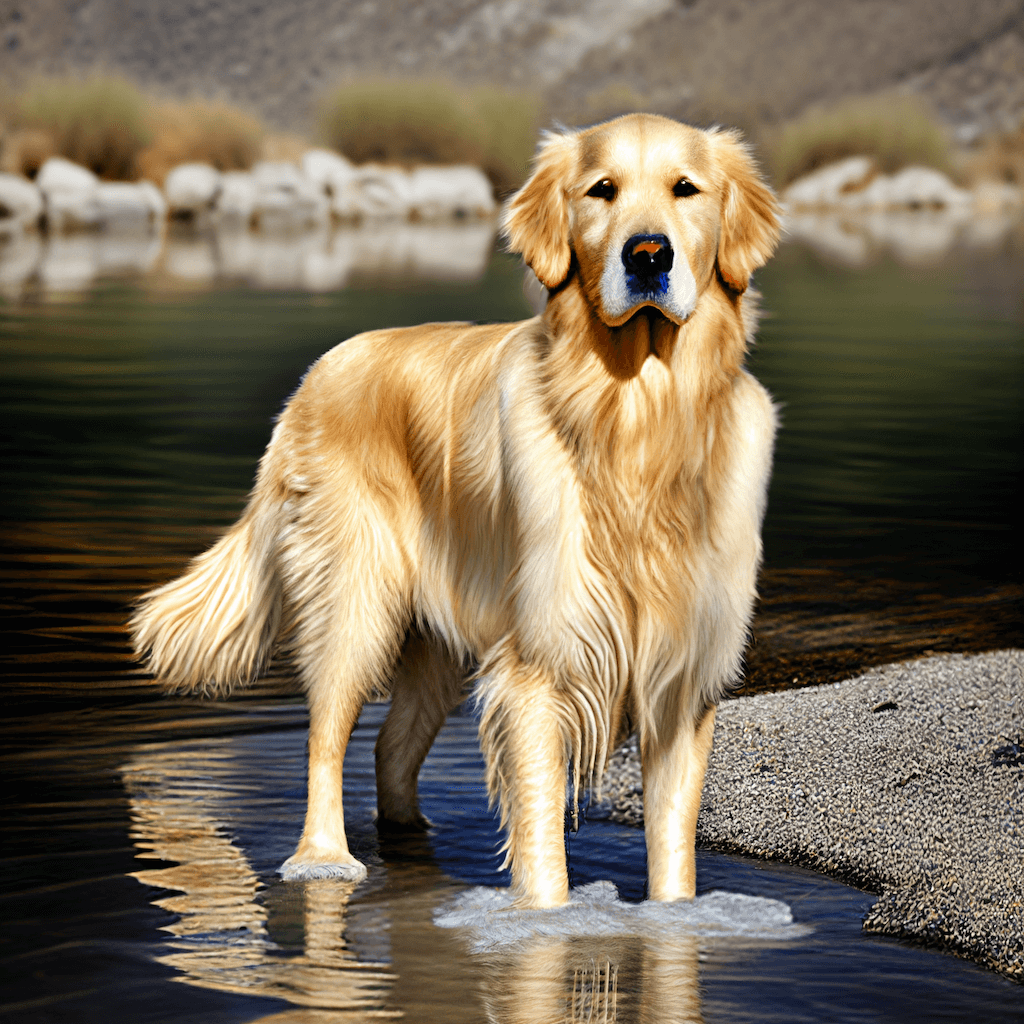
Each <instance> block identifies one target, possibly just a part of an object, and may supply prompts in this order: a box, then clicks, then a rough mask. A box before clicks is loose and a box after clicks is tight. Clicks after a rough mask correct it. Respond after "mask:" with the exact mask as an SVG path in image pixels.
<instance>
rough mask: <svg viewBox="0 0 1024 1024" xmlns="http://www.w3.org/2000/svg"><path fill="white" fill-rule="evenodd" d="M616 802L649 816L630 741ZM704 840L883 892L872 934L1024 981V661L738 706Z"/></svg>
mask: <svg viewBox="0 0 1024 1024" xmlns="http://www.w3.org/2000/svg"><path fill="white" fill-rule="evenodd" d="M604 796H605V799H606V800H608V801H610V803H611V808H612V812H611V813H612V817H613V818H615V819H616V820H619V821H625V822H629V823H631V824H636V825H639V824H641V823H642V822H643V804H642V794H641V786H640V766H639V763H638V760H637V756H636V751H635V748H633V749H631V748H630V745H628V744H627V746H626V747H624V748H622V749H621V750H619V751H618V752H616V754H615V755H614V757H613V759H612V764H611V766H610V768H609V771H608V775H607V776H606V783H605V787H604ZM697 843H698V845H701V846H705V847H710V848H713V849H718V850H725V851H728V852H733V853H743V854H750V855H753V856H758V857H767V858H771V859H775V860H784V861H789V862H791V863H796V864H803V865H806V866H808V867H811V868H814V869H816V870H819V871H823V872H826V873H827V874H830V875H834V876H836V877H838V878H840V879H843V880H844V881H847V882H851V883H853V884H855V885H858V886H860V887H861V888H864V889H867V890H869V891H871V892H875V893H878V894H879V896H878V901H877V902H876V903H875V905H874V906H873V907H872V908H871V909H870V911H869V912H868V915H867V917H866V918H865V921H864V928H865V929H866V930H867V931H869V932H875V933H880V934H886V935H896V936H900V937H902V938H908V939H913V940H917V941H923V942H926V943H929V944H934V945H939V946H942V947H944V948H946V949H948V950H950V951H952V952H955V953H958V954H960V955H961V956H964V957H968V958H970V959H972V960H976V961H978V962H980V963H982V964H985V965H986V966H989V967H992V968H995V969H996V970H998V971H1001V972H1003V973H1004V974H1006V975H1008V976H1010V977H1012V978H1015V979H1017V980H1018V981H1022V982H1024V651H1020V650H1010V651H998V652H994V653H990V654H980V655H973V656H969V657H968V656H963V655H940V656H937V657H932V658H928V659H925V660H922V661H913V662H904V663H901V664H895V665H888V666H885V667H882V668H878V669H873V670H872V671H870V672H867V673H865V674H864V675H862V676H858V677H857V678H856V679H851V680H849V681H847V682H843V683H835V684H831V685H825V686H816V687H811V688H807V689H802V690H791V691H787V692H784V693H769V694H761V695H757V696H753V697H743V698H740V699H737V700H733V701H728V702H726V703H725V704H723V705H722V707H721V708H720V709H719V713H718V724H717V729H716V733H715V748H714V751H713V753H712V755H711V761H710V763H709V765H708V774H707V779H706V782H705V786H704V800H703V806H702V809H701V814H700V820H699V823H698V826H697Z"/></svg>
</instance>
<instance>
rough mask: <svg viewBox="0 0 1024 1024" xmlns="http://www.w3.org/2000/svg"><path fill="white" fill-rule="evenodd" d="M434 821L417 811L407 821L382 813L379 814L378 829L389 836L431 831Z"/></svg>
mask: <svg viewBox="0 0 1024 1024" xmlns="http://www.w3.org/2000/svg"><path fill="white" fill-rule="evenodd" d="M433 827H434V826H433V823H432V822H431V821H430V820H429V819H428V818H425V817H424V816H423V815H422V814H420V813H419V811H417V812H416V813H415V815H412V816H410V817H409V818H407V819H406V820H405V821H398V820H396V819H394V818H385V817H384V816H383V815H382V814H378V815H377V831H378V832H380V833H382V834H384V835H389V836H394V835H408V834H409V833H418V832H429V831H430V829H432V828H433Z"/></svg>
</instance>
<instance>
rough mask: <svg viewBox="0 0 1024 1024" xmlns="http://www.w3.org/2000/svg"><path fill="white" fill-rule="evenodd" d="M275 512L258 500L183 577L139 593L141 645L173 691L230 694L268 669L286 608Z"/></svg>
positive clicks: (135, 626) (136, 618) (134, 627)
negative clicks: (270, 512)
mask: <svg viewBox="0 0 1024 1024" xmlns="http://www.w3.org/2000/svg"><path fill="white" fill-rule="evenodd" d="M269 518H271V517H268V516H266V515H265V513H264V512H263V511H262V510H260V509H259V508H258V507H256V503H255V502H254V503H253V504H252V505H250V506H249V508H248V510H247V511H246V513H245V515H244V516H243V517H242V518H241V519H240V520H239V522H237V523H236V524H235V525H234V526H233V527H232V528H231V529H230V530H229V531H228V532H227V533H226V534H225V535H224V536H223V537H221V539H220V540H219V541H218V542H217V543H216V544H214V546H213V547H212V548H210V550H209V551H206V552H204V553H203V554H201V555H200V556H199V557H198V558H196V559H194V560H193V562H192V564H191V565H190V566H189V569H188V571H187V572H186V573H185V574H184V575H183V576H182V577H180V578H179V579H176V580H173V581H172V582H171V583H167V584H165V585H164V586H162V587H159V588H158V589H156V590H153V591H151V592H150V593H148V594H146V595H145V596H143V597H142V598H141V599H140V600H139V603H138V607H137V608H136V611H135V614H134V615H133V616H132V620H131V623H130V628H131V632H132V636H133V638H134V642H135V649H136V651H137V652H138V654H139V655H140V657H142V658H143V659H144V661H145V663H146V666H147V667H148V668H149V669H150V671H151V672H152V673H153V674H154V675H155V676H156V677H157V679H158V680H160V681H161V682H162V683H163V684H164V685H165V687H166V688H167V689H168V690H169V691H171V692H188V693H197V692H198V693H203V694H206V695H207V696H213V695H222V694H227V693H229V692H230V691H231V690H233V689H234V688H235V687H237V686H246V685H248V684H250V683H252V682H254V681H255V680H256V679H257V678H258V677H259V675H260V673H261V672H263V671H264V669H265V668H266V666H267V663H268V662H269V660H270V657H271V654H272V653H273V650H274V647H275V644H276V641H277V638H278V633H279V631H280V628H281V607H282V596H281V584H280V580H279V578H278V574H277V570H276V564H275V562H276V559H275V552H274V546H275V545H274V537H275V535H276V532H277V531H276V530H274V529H273V524H272V522H267V520H268V519H269Z"/></svg>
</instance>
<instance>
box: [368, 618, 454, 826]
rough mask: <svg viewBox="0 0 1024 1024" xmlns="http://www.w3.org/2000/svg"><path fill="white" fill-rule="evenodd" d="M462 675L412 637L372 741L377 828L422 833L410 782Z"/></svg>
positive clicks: (440, 651)
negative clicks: (375, 766) (384, 714)
mask: <svg viewBox="0 0 1024 1024" xmlns="http://www.w3.org/2000/svg"><path fill="white" fill-rule="evenodd" d="M465 676H466V672H465V670H464V669H463V667H462V666H461V665H459V664H458V663H457V662H456V661H455V660H454V659H453V658H452V657H451V655H450V654H449V653H448V651H447V650H446V649H445V648H444V646H443V645H441V644H439V643H437V642H436V641H432V640H430V639H428V638H426V637H424V636H423V635H422V634H421V633H419V632H414V633H413V634H412V635H411V636H410V637H409V639H408V641H407V642H406V645H405V647H404V648H403V650H402V657H401V659H400V660H399V663H398V666H397V668H396V670H395V677H394V680H393V681H392V683H391V709H390V710H389V711H388V717H387V719H386V720H385V722H384V725H383V726H381V730H380V735H379V736H378V738H377V746H376V751H375V753H376V761H377V827H378V828H379V829H381V830H395V829H397V830H403V829H413V830H415V829H425V828H428V827H429V825H430V823H429V822H428V821H427V819H426V818H424V817H423V815H422V814H421V813H420V809H419V801H418V799H417V794H416V783H417V778H418V776H419V771H420V765H422V764H423V759H424V758H425V757H426V756H427V752H428V751H429V750H430V745H431V744H432V743H433V742H434V737H435V736H437V733H438V731H439V730H440V728H441V726H442V725H444V720H445V718H447V717H448V713H449V712H450V711H451V710H452V709H453V708H454V707H455V706H456V705H457V704H458V703H459V701H460V700H461V699H462V696H463V684H464V682H465Z"/></svg>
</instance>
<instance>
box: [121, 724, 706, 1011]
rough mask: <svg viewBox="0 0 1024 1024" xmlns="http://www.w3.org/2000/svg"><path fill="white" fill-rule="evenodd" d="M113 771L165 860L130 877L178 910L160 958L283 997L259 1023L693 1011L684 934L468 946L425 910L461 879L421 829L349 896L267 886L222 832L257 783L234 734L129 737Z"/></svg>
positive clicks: (692, 957) (157, 857)
mask: <svg viewBox="0 0 1024 1024" xmlns="http://www.w3.org/2000/svg"><path fill="white" fill-rule="evenodd" d="M122 774H123V779H124V783H125V787H126V789H127V791H128V794H129V799H130V803H131V814H132V821H133V827H132V839H133V842H134V844H135V846H136V848H137V851H138V853H137V857H138V858H139V859H140V860H141V861H146V860H152V861H160V862H163V863H161V864H160V866H153V867H150V868H142V869H141V870H139V871H135V872H133V873H132V874H133V877H135V878H136V879H138V880H139V881H140V882H142V883H143V884H145V885H150V886H154V887H155V888H157V889H158V890H161V891H160V892H158V893H157V894H156V895H155V898H154V899H153V903H154V904H155V905H156V906H159V907H161V908H163V909H164V910H167V911H170V912H171V913H173V914H174V915H176V917H175V918H174V919H173V920H171V921H170V922H169V923H168V924H166V925H165V926H164V930H165V931H166V932H167V933H168V936H169V939H168V943H167V945H168V947H169V948H168V950H167V951H166V952H165V953H163V954H162V955H161V956H160V957H159V960H160V962H161V963H164V964H166V965H168V966H171V967H174V968H176V969H177V970H178V971H180V972H181V980H183V981H185V982H187V983H190V984H194V985H197V986H200V987H203V988H211V989H216V990H219V991H224V992H234V993H238V994H244V995H247V996H264V997H269V998H273V999H281V1000H286V1001H287V1002H288V1003H290V1004H292V1007H293V1008H292V1009H288V1010H285V1011H283V1012H275V1013H272V1014H271V1015H270V1016H267V1017H265V1018H263V1020H264V1021H265V1022H266V1024H271V1022H273V1024H328V1022H337V1024H341V1022H342V1021H345V1022H352V1021H368V1020H371V1019H372V1020H379V1019H381V1018H391V1017H402V1016H404V1017H405V1018H406V1019H410V1020H417V1021H427V1022H429V1021H445V1022H446V1024H448V1022H451V1024H458V1022H466V1024H469V1022H477V1021H480V1020H488V1021H493V1022H496V1024H549V1022H551V1024H554V1022H559V1024H562V1022H564V1021H572V1022H575V1021H590V1022H598V1021H601V1022H611V1021H615V1022H627V1021H630V1022H632V1021H637V1022H639V1021H643V1022H648V1021H650V1022H654V1021H658V1022H661V1024H674V1022H679V1024H682V1022H691V1021H699V1020H701V1015H700V1005H699V995H698V985H697V970H698V968H697V940H696V939H695V938H690V937H687V936H685V935H684V936H680V935H679V934H673V935H670V936H666V937H664V938H660V939H659V938H653V937H637V936H635V935H603V936H593V937H591V936H586V935H535V936H532V937H525V938H520V939H517V940H516V941H514V942H510V943H507V944H505V945H503V946H501V947H500V948H498V949H492V950H490V951H488V952H483V953H480V952H474V950H473V947H472V936H471V935H470V934H469V933H468V932H466V931H465V930H463V929H460V928H439V927H437V925H435V924H434V917H435V915H436V914H437V913H438V911H439V908H442V909H443V907H444V906H445V905H449V904H450V903H451V901H452V898H453V897H454V896H455V895H456V893H457V892H458V891H459V887H457V886H455V885H454V884H453V882H452V881H451V880H450V879H449V878H447V877H446V876H445V875H443V874H442V872H441V871H440V870H439V868H438V867H437V865H436V863H435V862H434V861H433V859H432V858H431V856H430V848H429V843H428V842H427V841H426V840H425V839H422V838H420V839H419V840H412V839H411V840H391V841H388V842H386V843H385V842H382V846H381V853H382V855H383V858H384V865H383V867H373V868H372V870H371V874H370V878H369V880H368V882H367V883H364V884H363V885H361V886H360V887H359V893H358V895H357V896H356V897H355V898H354V899H353V894H354V892H355V889H356V886H355V885H354V884H353V883H351V882H343V881H340V880H332V879H324V880H319V881H309V882H305V883H287V884H286V883H279V882H274V883H271V884H270V885H269V886H268V887H264V886H263V884H262V883H261V882H260V878H259V876H258V874H257V872H256V870H254V868H253V867H252V865H251V863H250V860H249V858H248V857H247V856H246V854H245V852H243V850H242V848H241V847H240V846H239V845H237V843H236V842H234V841H233V840H232V833H233V832H237V831H240V830H242V829H245V828H246V826H247V824H248V819H249V817H250V814H249V813H248V812H249V808H248V807H247V805H248V804H250V803H253V804H258V803H259V795H258V794H257V793H255V792H254V791H252V790H251V787H250V785H249V784H248V782H247V781H246V778H245V777H244V773H242V772H240V771H239V765H238V763H237V762H236V761H235V758H234V757H233V751H232V750H231V741H230V740H211V741H203V742H200V743H190V744H188V745H187V746H186V745H180V746H179V745H176V744H175V745H162V744H161V745H153V746H149V747H145V748H140V749H139V751H138V752H137V754H136V755H135V756H134V757H133V758H132V760H131V761H130V762H129V763H128V764H126V765H125V766H124V767H123V769H122ZM258 810H260V811H261V813H265V808H258ZM267 859H272V858H270V856H269V855H268V858H267ZM167 890H170V892H168V891H167ZM528 913H538V912H528ZM540 913H543V912H540ZM494 917H495V918H497V919H498V920H500V919H501V918H502V917H504V915H503V914H501V912H500V911H498V912H495V914H494Z"/></svg>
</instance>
